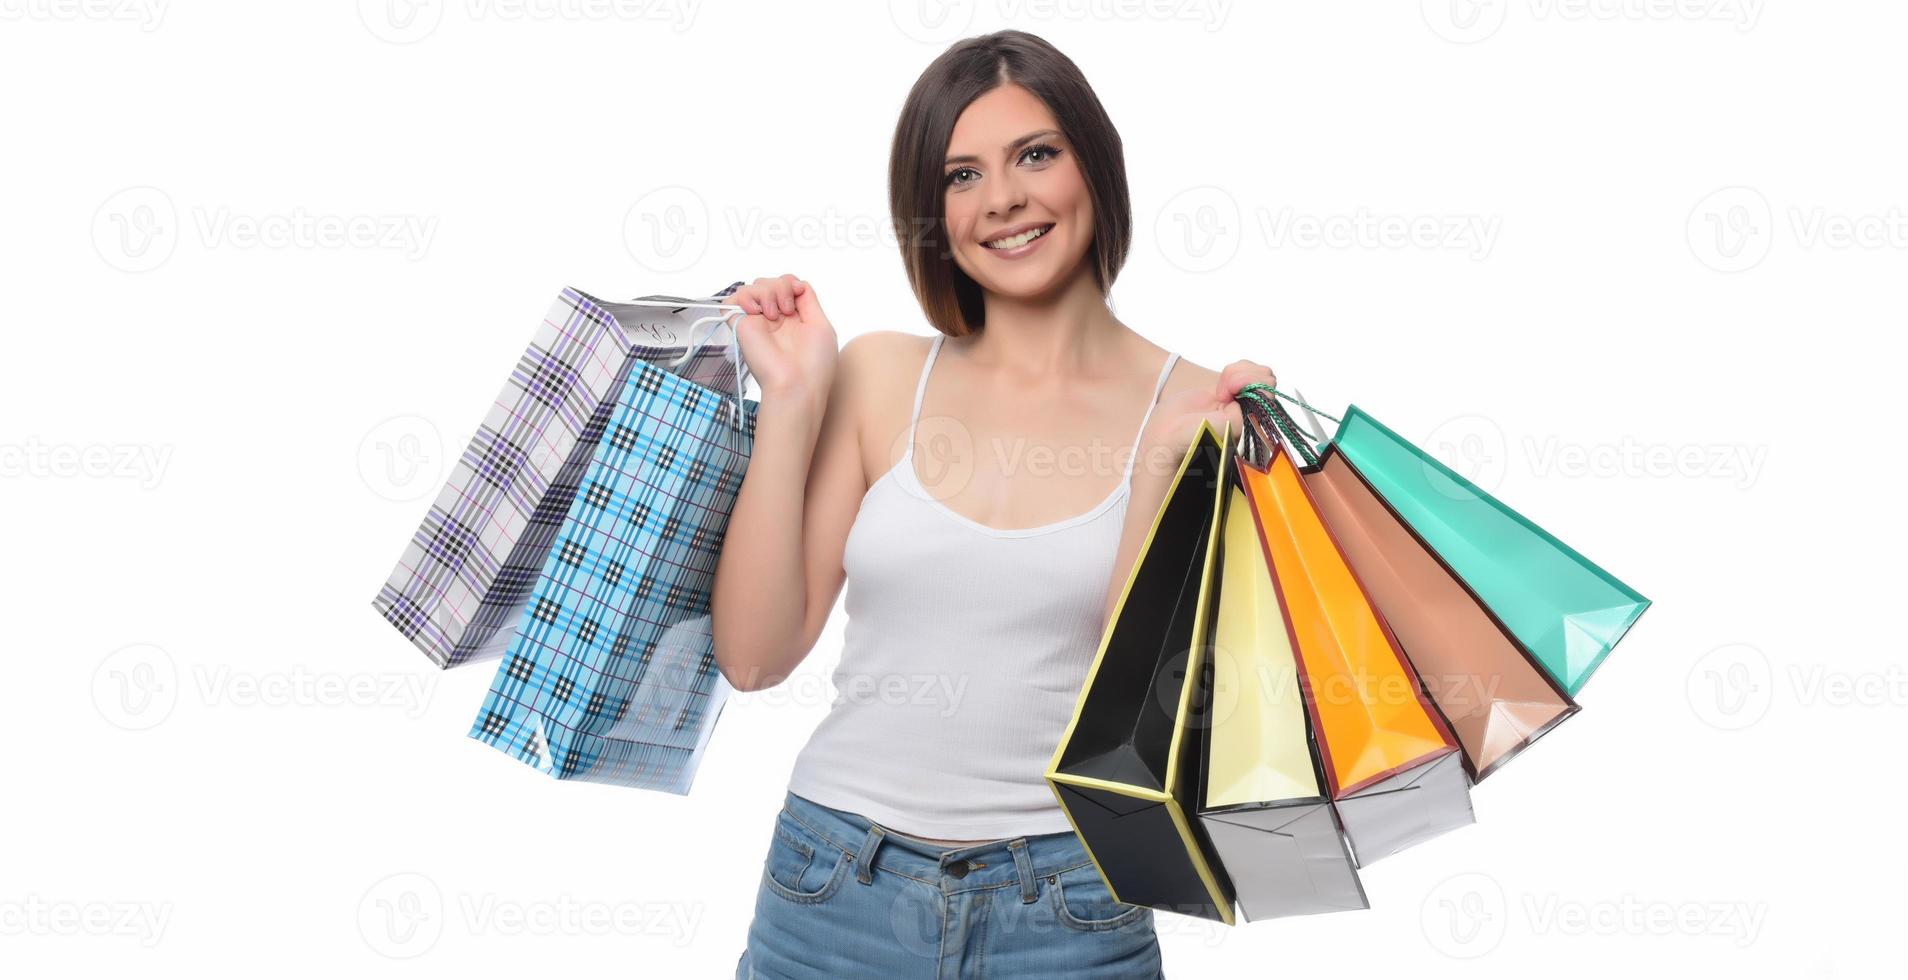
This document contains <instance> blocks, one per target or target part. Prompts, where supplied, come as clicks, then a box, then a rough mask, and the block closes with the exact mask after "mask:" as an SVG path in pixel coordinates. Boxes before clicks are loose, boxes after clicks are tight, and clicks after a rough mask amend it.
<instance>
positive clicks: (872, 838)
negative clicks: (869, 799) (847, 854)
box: [855, 823, 888, 885]
mask: <svg viewBox="0 0 1908 980" xmlns="http://www.w3.org/2000/svg"><path fill="white" fill-rule="evenodd" d="M887 836H888V832H887V831H886V830H884V829H882V827H881V825H880V824H878V823H871V824H869V825H868V836H867V837H865V838H863V839H862V841H861V851H860V853H858V854H856V855H855V865H856V868H855V880H856V881H859V882H861V883H862V884H864V885H866V884H869V883H870V882H873V881H874V856H875V848H877V847H880V846H881V841H882V838H885V837H887Z"/></svg>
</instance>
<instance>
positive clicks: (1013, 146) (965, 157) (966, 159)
mask: <svg viewBox="0 0 1908 980" xmlns="http://www.w3.org/2000/svg"><path fill="white" fill-rule="evenodd" d="M1059 135H1060V131H1059V130H1057V129H1043V130H1040V131H1038V132H1033V133H1028V134H1027V135H1025V136H1022V137H1021V138H1019V139H1017V140H1014V141H1013V142H1012V143H1009V144H1007V145H1006V146H1003V147H1001V148H1000V151H1001V152H1002V153H1012V152H1014V151H1015V150H1017V149H1019V148H1021V147H1023V146H1026V145H1027V144H1028V143H1031V142H1033V141H1034V140H1037V139H1041V138H1042V137H1054V136H1059ZM979 162H980V157H977V156H974V155H972V154H967V153H964V154H962V155H960V156H957V157H948V158H947V160H946V161H945V162H943V163H942V164H941V166H943V167H947V166H952V165H954V164H957V163H979Z"/></svg>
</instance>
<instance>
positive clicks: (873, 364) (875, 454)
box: [835, 330, 934, 479]
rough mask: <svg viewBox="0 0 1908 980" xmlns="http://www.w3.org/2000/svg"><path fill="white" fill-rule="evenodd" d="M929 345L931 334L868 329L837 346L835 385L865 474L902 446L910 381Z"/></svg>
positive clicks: (876, 469)
mask: <svg viewBox="0 0 1908 980" xmlns="http://www.w3.org/2000/svg"><path fill="white" fill-rule="evenodd" d="M933 344H934V337H933V336H932V335H928V336H923V335H921V334H914V333H907V332H905V331H901V330H870V331H868V332H867V333H863V334H857V335H855V336H853V337H850V338H849V339H848V341H847V343H844V344H842V346H841V356H840V357H839V358H837V360H836V368H835V371H836V384H837V385H839V386H840V387H841V389H842V395H843V404H844V405H845V406H846V409H847V411H848V412H849V413H850V415H851V417H852V418H853V420H854V427H855V431H857V432H858V433H860V435H861V443H862V447H861V448H862V459H863V465H864V468H865V470H866V472H867V473H868V474H869V478H870V479H873V477H874V476H875V475H877V474H879V473H881V472H882V471H883V470H885V469H886V468H887V467H888V466H890V465H892V463H893V459H891V458H889V457H891V456H893V455H895V454H896V453H898V452H899V451H900V449H901V448H905V447H900V446H899V444H900V443H901V442H904V441H905V435H906V432H907V427H908V415H909V411H910V409H911V408H912V407H913V404H914V384H915V380H916V379H917V378H919V377H920V374H921V367H922V365H924V364H926V363H927V355H928V348H929V347H931V346H933ZM897 447H898V448H897Z"/></svg>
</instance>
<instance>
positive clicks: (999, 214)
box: [982, 166, 1027, 219]
mask: <svg viewBox="0 0 1908 980" xmlns="http://www.w3.org/2000/svg"><path fill="white" fill-rule="evenodd" d="M982 183H983V184H985V185H986V193H987V200H986V204H987V216H988V217H989V218H994V219H1000V218H1005V217H1007V216H1009V215H1011V214H1013V213H1014V212H1015V211H1017V210H1019V209H1020V208H1022V207H1024V206H1025V205H1026V203H1027V192H1026V190H1025V189H1024V188H1022V187H1021V186H1020V178H1019V175H1017V174H1015V173H1014V168H1013V167H1011V166H1010V167H1007V168H1006V169H1005V170H1003V171H1002V172H1001V174H1000V175H999V176H997V177H994V178H993V179H992V180H986V181H983V182H982Z"/></svg>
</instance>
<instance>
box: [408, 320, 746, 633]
mask: <svg viewBox="0 0 1908 980" xmlns="http://www.w3.org/2000/svg"><path fill="white" fill-rule="evenodd" d="M740 285H741V283H739V282H738V283H735V284H732V285H730V286H729V287H728V288H726V289H723V290H721V291H720V292H718V293H716V294H715V295H714V296H711V297H706V298H704V299H702V300H695V301H683V302H709V301H713V300H717V299H720V298H721V297H724V296H727V295H729V293H730V292H732V291H733V290H734V289H735V288H736V287H737V286H740ZM645 299H647V300H656V301H678V300H679V299H680V298H679V297H672V296H657V297H645ZM702 312H704V311H699V310H696V309H686V310H685V309H682V308H675V307H668V306H656V305H634V304H633V303H628V304H625V303H611V302H607V301H604V300H600V299H597V298H596V297H593V296H591V295H589V294H587V293H584V292H582V291H580V290H576V289H564V290H563V291H562V293H561V294H559V295H558V296H557V299H556V301H555V302H554V303H553V304H552V305H551V307H550V309H549V311H548V312H547V313H546V314H545V315H544V318H543V323H542V325H541V326H539V327H538V329H537V333H536V336H535V337H533V338H532V339H531V341H530V346H529V347H527V348H526V349H525V350H524V353H523V356H522V357H521V358H519V359H518V361H517V366H516V368H515V369H514V370H513V371H512V372H511V374H510V378H509V380H508V381H506V382H505V383H504V386H503V390H502V392H501V393H500V394H499V395H498V396H497V400H496V402H495V403H494V404H492V406H491V408H490V412H489V414H488V415H486V416H485V418H484V421H483V424H482V425H481V426H479V427H478V429H477V434H476V435H475V436H474V437H472V439H471V441H470V445H469V447H468V448H466V449H465V450H464V453H463V455H462V456H461V457H460V458H459V459H458V461H457V464H456V466H455V467H453V468H452V470H451V473H450V476H449V477H448V478H447V479H446V480H445V482H444V487H443V489H442V490H440V491H439V492H438V495H437V499H436V500H435V502H433V503H432V505H431V509H430V512H429V513H428V514H426V515H425V516H424V521H423V523H422V524H421V525H420V526H419V527H418V529H417V533H416V534H415V535H413V537H412V539H411V542H410V544H409V545H407V546H406V547H405V549H404V553H403V555H402V556H400V557H399V559H398V563H397V567H395V568H394V569H392V571H391V574H390V577H389V578H388V579H387V580H386V581H385V583H384V586H383V587H382V588H381V589H379V590H378V595H377V598H376V599H375V600H373V602H372V605H373V607H374V608H376V609H377V611H378V614H379V615H381V616H383V617H384V618H385V619H386V620H388V621H389V622H390V623H391V624H392V625H393V626H396V627H397V628H398V631H399V632H401V633H403V634H404V636H405V638H406V639H409V640H410V641H411V642H412V643H413V644H415V645H416V646H417V648H418V649H419V650H422V651H423V652H424V654H425V655H426V656H428V657H430V658H431V660H432V661H433V662H435V663H436V664H437V665H438V666H440V667H452V666H455V665H457V664H460V663H464V662H466V661H470V660H485V659H490V658H493V657H496V656H498V655H499V654H500V653H502V651H503V648H504V646H505V645H506V644H507V643H509V641H510V632H509V630H508V629H507V628H506V627H508V626H511V625H514V624H515V623H516V621H517V616H518V614H519V613H520V612H521V611H522V610H523V604H524V601H525V599H526V598H527V597H528V595H529V592H530V586H531V585H532V584H533V583H534V582H535V581H536V575H537V571H538V569H540V568H541V567H542V566H543V560H544V558H545V557H546V555H547V554H548V553H549V550H550V542H551V541H552V540H554V538H555V534H556V529H557V525H558V524H560V523H561V522H562V520H563V516H564V515H565V514H566V513H568V511H569V508H570V502H571V500H572V498H573V497H574V496H575V493H576V486H577V481H578V479H579V478H580V477H581V476H582V473H583V469H584V467H585V466H586V465H587V464H588V463H589V461H590V456H591V453H592V452H594V450H595V448H596V442H597V439H598V438H599V436H600V435H601V433H602V431H603V427H604V424H605V422H606V421H607V418H608V415H609V412H610V411H611V409H613V408H614V407H615V397H614V396H615V394H616V392H617V391H618V390H619V389H620V388H621V387H622V386H623V384H624V382H626V381H627V380H628V379H629V376H630V371H631V369H632V368H633V367H634V366H635V365H636V364H639V363H648V364H653V365H661V366H665V367H668V366H671V365H673V363H674V362H675V361H677V360H678V359H680V358H681V357H682V356H683V354H684V353H685V352H688V351H691V350H693V353H692V354H691V355H690V357H689V359H688V360H687V361H686V362H684V363H683V364H681V365H679V366H674V367H673V368H672V370H673V371H674V373H676V374H679V375H681V376H683V377H685V378H688V379H691V380H694V381H697V382H700V383H702V384H704V385H708V386H710V387H711V388H714V389H716V390H725V389H727V388H730V387H732V386H733V385H734V380H735V379H734V374H733V372H734V370H735V369H734V368H732V367H731V366H730V357H729V352H728V345H727V344H721V345H703V346H700V347H697V346H694V342H695V341H698V340H701V339H702V336H701V335H699V336H697V337H695V338H691V337H690V336H689V333H690V327H691V326H692V325H693V324H694V323H695V322H696V321H697V320H698V319H700V318H701V313H702Z"/></svg>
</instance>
